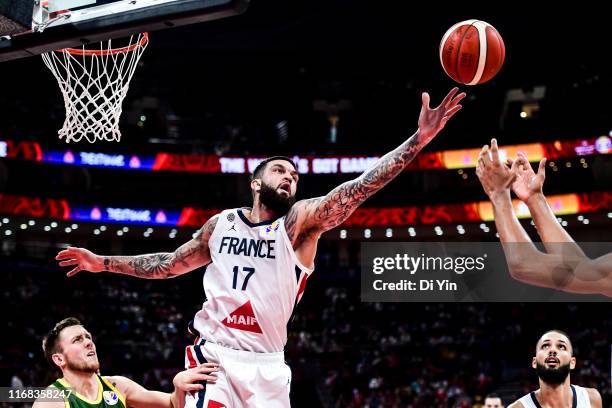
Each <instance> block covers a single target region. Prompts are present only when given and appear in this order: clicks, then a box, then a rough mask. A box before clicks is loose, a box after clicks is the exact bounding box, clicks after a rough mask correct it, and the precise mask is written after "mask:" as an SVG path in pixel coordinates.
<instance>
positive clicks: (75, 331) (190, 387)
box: [33, 317, 219, 408]
mask: <svg viewBox="0 0 612 408" xmlns="http://www.w3.org/2000/svg"><path fill="white" fill-rule="evenodd" d="M43 350H44V352H45V357H46V358H47V360H48V361H49V363H50V364H51V365H52V367H55V368H57V369H58V370H60V371H61V373H62V376H61V378H59V379H57V380H56V381H55V382H54V383H53V384H51V385H50V388H55V389H59V390H70V391H71V392H70V393H68V392H65V393H64V395H68V394H69V396H68V397H67V398H65V399H64V401H52V402H43V401H36V402H35V403H34V406H33V408H127V407H134V408H139V407H143V408H144V407H146V408H179V407H180V408H182V407H183V406H184V400H185V392H197V391H200V390H202V389H204V385H203V384H202V383H201V382H204V381H205V382H215V381H216V377H215V372H216V371H218V369H219V367H218V365H217V364H213V363H206V364H203V365H201V366H198V367H195V368H192V369H189V370H185V371H181V372H180V373H178V374H177V375H176V376H175V377H174V380H173V381H172V382H173V384H174V392H173V393H172V394H168V393H164V392H159V391H150V390H147V389H145V388H144V387H142V386H141V385H139V384H137V383H135V382H134V381H132V380H130V379H129V378H126V377H122V376H101V375H100V374H99V370H100V364H99V362H98V355H97V353H96V345H95V344H94V342H93V339H92V337H91V334H90V333H89V332H88V331H87V330H86V329H85V328H84V327H83V326H82V325H81V322H79V321H78V320H77V319H75V318H73V317H69V318H67V319H64V320H62V321H60V322H59V323H57V324H56V325H55V327H54V328H53V329H52V330H51V331H50V332H49V333H48V334H47V335H46V336H45V338H44V340H43Z"/></svg>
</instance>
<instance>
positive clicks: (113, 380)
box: [100, 375, 136, 395]
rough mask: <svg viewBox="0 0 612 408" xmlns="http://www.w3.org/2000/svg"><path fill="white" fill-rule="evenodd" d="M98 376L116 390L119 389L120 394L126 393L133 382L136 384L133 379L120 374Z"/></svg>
mask: <svg viewBox="0 0 612 408" xmlns="http://www.w3.org/2000/svg"><path fill="white" fill-rule="evenodd" d="M100 378H102V380H103V381H105V382H106V383H108V384H110V385H112V386H113V387H114V388H116V389H117V391H119V392H120V393H121V394H122V395H125V394H126V393H128V392H129V390H130V388H131V387H133V386H134V384H136V383H135V382H134V381H132V380H130V379H129V378H127V377H123V376H121V375H106V376H103V377H100Z"/></svg>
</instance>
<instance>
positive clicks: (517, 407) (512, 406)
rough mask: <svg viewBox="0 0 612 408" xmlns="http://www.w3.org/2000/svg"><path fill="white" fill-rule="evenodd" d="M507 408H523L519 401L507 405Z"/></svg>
mask: <svg viewBox="0 0 612 408" xmlns="http://www.w3.org/2000/svg"><path fill="white" fill-rule="evenodd" d="M508 408H525V407H524V406H523V404H522V403H521V401H520V400H519V401H515V402H513V403H512V404H510V405H508Z"/></svg>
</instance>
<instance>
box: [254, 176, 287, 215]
mask: <svg viewBox="0 0 612 408" xmlns="http://www.w3.org/2000/svg"><path fill="white" fill-rule="evenodd" d="M259 201H261V203H262V204H263V205H265V206H266V207H267V208H269V209H270V210H271V211H273V212H274V214H276V215H277V216H279V217H282V216H283V215H285V214H287V213H288V212H289V209H291V207H292V206H293V204H295V197H291V196H287V197H284V196H282V195H280V194H278V193H277V192H276V190H275V189H274V188H272V186H270V185H268V184H266V183H264V182H263V181H262V182H261V189H260V190H259Z"/></svg>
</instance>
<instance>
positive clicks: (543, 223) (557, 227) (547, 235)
mask: <svg viewBox="0 0 612 408" xmlns="http://www.w3.org/2000/svg"><path fill="white" fill-rule="evenodd" d="M526 204H527V206H528V207H529V212H530V213H531V216H532V217H533V221H534V223H535V225H536V227H537V231H538V234H539V235H540V238H541V239H542V242H543V243H544V246H545V247H546V251H547V252H548V253H550V254H567V253H573V254H575V255H579V256H585V255H584V252H583V251H582V249H581V248H580V247H579V246H578V245H577V244H576V242H575V241H574V239H573V238H572V237H571V236H570V235H569V234H568V233H567V231H566V230H565V229H564V228H563V227H562V226H561V224H559V222H558V221H557V217H556V216H555V214H554V213H553V211H552V209H551V208H550V206H549V205H548V201H546V197H544V194H541V193H539V194H534V195H532V196H531V197H530V198H529V199H528V200H527V202H526Z"/></svg>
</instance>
